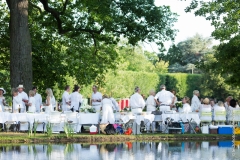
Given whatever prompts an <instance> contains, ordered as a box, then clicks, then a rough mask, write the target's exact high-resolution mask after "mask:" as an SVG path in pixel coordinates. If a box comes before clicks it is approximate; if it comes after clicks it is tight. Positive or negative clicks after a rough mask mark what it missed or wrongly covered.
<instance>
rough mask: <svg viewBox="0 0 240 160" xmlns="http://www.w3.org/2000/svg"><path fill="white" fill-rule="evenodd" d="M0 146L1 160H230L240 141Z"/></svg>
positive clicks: (237, 152) (238, 153) (238, 151)
mask: <svg viewBox="0 0 240 160" xmlns="http://www.w3.org/2000/svg"><path fill="white" fill-rule="evenodd" d="M234 154H235V155H233V147H232V142H231V141H220V142H216V141H213V142H207V141H203V142H178V141H177V142H124V143H113V144H79V143H69V144H21V145H18V144H16V145H11V144H5V145H0V159H1V160H55V159H56V160H115V159H116V160H200V159H202V160H232V159H238V160H239V159H240V141H236V142H235V147H234Z"/></svg>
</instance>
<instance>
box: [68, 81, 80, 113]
mask: <svg viewBox="0 0 240 160" xmlns="http://www.w3.org/2000/svg"><path fill="white" fill-rule="evenodd" d="M79 91H80V87H79V86H78V85H75V86H74V89H73V93H72V94H71V95H70V101H71V109H72V111H73V112H75V111H78V110H79V107H80V104H81V103H82V95H81V94H80V93H79Z"/></svg>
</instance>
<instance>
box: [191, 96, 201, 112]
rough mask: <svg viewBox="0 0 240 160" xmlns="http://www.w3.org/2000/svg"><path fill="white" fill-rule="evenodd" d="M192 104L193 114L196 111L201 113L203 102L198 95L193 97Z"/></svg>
mask: <svg viewBox="0 0 240 160" xmlns="http://www.w3.org/2000/svg"><path fill="white" fill-rule="evenodd" d="M191 102H192V103H191V108H192V112H196V110H198V111H200V107H201V102H200V100H199V98H198V97H197V96H196V95H193V98H192V101H191Z"/></svg>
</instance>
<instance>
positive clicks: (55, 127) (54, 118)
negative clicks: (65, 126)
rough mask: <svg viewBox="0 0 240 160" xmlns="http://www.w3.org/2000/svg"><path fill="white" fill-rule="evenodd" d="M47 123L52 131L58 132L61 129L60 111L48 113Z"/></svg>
mask: <svg viewBox="0 0 240 160" xmlns="http://www.w3.org/2000/svg"><path fill="white" fill-rule="evenodd" d="M48 123H50V125H51V127H52V133H60V130H61V112H58V111H53V112H50V113H49V117H48Z"/></svg>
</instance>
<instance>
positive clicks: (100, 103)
mask: <svg viewBox="0 0 240 160" xmlns="http://www.w3.org/2000/svg"><path fill="white" fill-rule="evenodd" d="M70 90H71V88H70V86H69V85H67V86H66V87H65V91H64V93H63V94H62V103H61V104H62V105H61V108H60V109H61V110H62V111H73V112H75V111H79V109H80V108H81V104H82V102H83V96H82V95H81V94H80V93H79V91H80V87H79V86H77V85H75V86H74V88H73V92H72V93H71V94H70ZM92 91H93V92H92V97H91V102H90V105H91V106H92V107H93V108H94V109H95V111H96V112H99V111H100V110H102V112H103V115H102V121H101V123H110V124H113V123H114V122H115V119H114V111H116V112H118V111H119V106H118V103H117V102H116V100H115V99H114V98H113V97H108V96H107V95H103V96H102V94H101V93H100V92H98V88H97V86H96V85H94V86H93V87H92ZM5 93H6V91H5V90H4V88H0V111H4V106H5V105H6V100H5V97H4V96H3V95H4V94H5ZM12 96H13V97H12V108H13V113H17V112H20V113H22V112H26V111H27V110H26V108H28V112H41V111H42V110H41V107H42V106H45V112H51V111H54V108H55V107H56V110H57V109H59V108H58V106H56V100H55V97H54V96H53V92H52V90H51V89H50V88H47V89H46V102H45V103H43V102H42V97H41V95H40V94H38V92H37V87H33V88H32V90H30V91H29V96H28V95H27V94H26V93H25V92H24V87H23V85H19V86H18V87H17V88H14V89H12ZM199 96H200V93H199V91H198V90H194V91H193V97H192V100H191V103H190V98H189V97H186V96H185V97H184V98H183V99H182V104H183V107H182V110H180V109H178V108H177V107H176V103H177V102H178V101H177V97H176V91H174V90H173V91H171V92H170V91H167V90H166V86H165V85H161V86H160V91H159V92H158V93H157V94H155V91H154V90H150V92H149V97H148V98H147V99H146V100H145V99H144V97H143V96H142V95H141V90H140V88H139V87H136V88H135V93H134V94H133V95H132V96H131V97H130V107H131V112H132V113H133V114H136V113H141V112H142V111H143V109H144V107H146V111H147V112H153V111H156V110H157V109H158V108H159V110H160V111H170V110H175V111H177V112H183V113H189V112H197V113H200V112H201V110H203V109H205V110H206V109H208V110H210V111H212V112H214V111H215V110H222V111H226V112H227V116H226V117H227V120H228V117H229V116H230V114H231V112H232V110H234V109H239V105H238V104H237V101H236V100H235V99H233V97H231V96H229V97H227V98H226V102H225V103H223V102H222V101H218V102H217V103H216V104H215V101H214V100H209V99H208V98H205V99H201V100H200V99H199ZM26 106H27V107H26ZM148 128H149V126H148Z"/></svg>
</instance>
